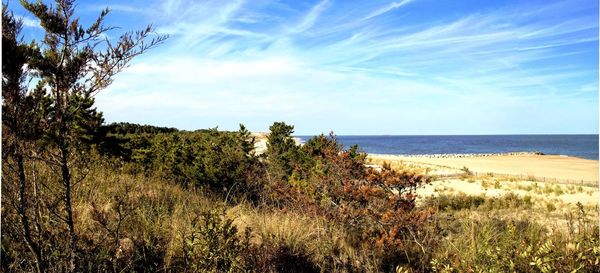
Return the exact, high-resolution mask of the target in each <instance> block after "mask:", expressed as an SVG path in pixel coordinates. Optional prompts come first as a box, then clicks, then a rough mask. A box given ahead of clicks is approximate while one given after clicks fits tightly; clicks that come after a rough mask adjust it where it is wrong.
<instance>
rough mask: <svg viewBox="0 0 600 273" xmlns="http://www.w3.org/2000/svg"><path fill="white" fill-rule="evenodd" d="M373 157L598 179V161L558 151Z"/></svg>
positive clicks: (545, 176) (525, 174) (374, 157)
mask: <svg viewBox="0 0 600 273" xmlns="http://www.w3.org/2000/svg"><path fill="white" fill-rule="evenodd" d="M369 158H370V159H372V160H374V162H378V161H390V162H402V163H407V164H418V165H430V166H432V167H442V166H444V167H447V168H452V169H462V168H463V167H467V168H468V169H469V170H471V171H473V172H476V173H494V174H505V175H515V176H521V177H535V178H537V179H541V180H543V179H557V180H563V181H572V182H577V181H582V180H583V181H585V182H588V183H590V182H597V181H598V161H597V160H589V159H582V158H576V157H568V156H558V155H497V156H485V157H445V158H432V157H409V156H398V155H380V154H370V155H369Z"/></svg>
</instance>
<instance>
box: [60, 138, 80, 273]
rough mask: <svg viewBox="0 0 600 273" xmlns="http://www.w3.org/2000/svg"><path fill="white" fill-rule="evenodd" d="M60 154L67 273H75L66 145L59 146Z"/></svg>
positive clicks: (71, 207)
mask: <svg viewBox="0 0 600 273" xmlns="http://www.w3.org/2000/svg"><path fill="white" fill-rule="evenodd" d="M60 153H61V162H60V165H61V166H60V167H61V171H62V180H63V187H64V201H65V210H66V212H67V226H68V227H69V244H70V249H69V253H68V271H69V272H75V271H76V265H77V259H76V257H75V255H76V247H77V237H76V234H75V223H74V221H73V206H72V203H71V172H70V169H69V148H68V146H67V144H66V143H64V142H63V143H61V145H60Z"/></svg>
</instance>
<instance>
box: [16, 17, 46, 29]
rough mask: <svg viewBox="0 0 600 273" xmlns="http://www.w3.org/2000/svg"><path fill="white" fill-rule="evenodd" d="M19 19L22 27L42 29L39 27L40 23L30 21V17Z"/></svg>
mask: <svg viewBox="0 0 600 273" xmlns="http://www.w3.org/2000/svg"><path fill="white" fill-rule="evenodd" d="M19 19H21V21H22V22H23V26H24V27H31V28H40V29H41V28H42V27H41V26H40V21H39V20H37V19H32V18H30V17H26V16H22V17H20V18H19Z"/></svg>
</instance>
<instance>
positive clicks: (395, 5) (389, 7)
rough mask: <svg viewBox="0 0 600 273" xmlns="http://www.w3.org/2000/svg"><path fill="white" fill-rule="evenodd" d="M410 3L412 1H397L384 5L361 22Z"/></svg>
mask: <svg viewBox="0 0 600 273" xmlns="http://www.w3.org/2000/svg"><path fill="white" fill-rule="evenodd" d="M411 1H412V0H402V1H399V2H392V3H390V4H389V5H386V6H384V7H381V8H378V9H377V10H375V11H373V12H371V13H369V14H368V15H367V16H365V17H364V18H363V19H362V20H369V19H371V18H373V17H377V16H379V15H382V14H384V13H387V12H389V11H391V10H394V9H397V8H399V7H402V6H404V5H406V4H408V3H410V2H411Z"/></svg>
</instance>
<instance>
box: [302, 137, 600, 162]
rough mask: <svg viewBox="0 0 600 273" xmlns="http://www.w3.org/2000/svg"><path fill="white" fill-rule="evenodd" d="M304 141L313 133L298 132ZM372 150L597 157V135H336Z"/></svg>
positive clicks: (364, 148)
mask: <svg viewBox="0 0 600 273" xmlns="http://www.w3.org/2000/svg"><path fill="white" fill-rule="evenodd" d="M298 138H300V139H301V140H302V141H303V142H304V141H307V140H308V139H310V138H311V136H298ZM337 139H338V140H339V141H340V142H341V143H342V144H343V145H344V146H345V147H346V148H347V147H349V146H350V145H354V144H356V145H358V146H359V148H360V149H361V150H362V151H364V152H367V153H372V154H396V155H423V154H494V153H511V152H542V153H544V154H552V155H566V156H574V157H580V158H586V159H593V160H598V135H597V134H596V135H439V136H432V135H427V136H337Z"/></svg>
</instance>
